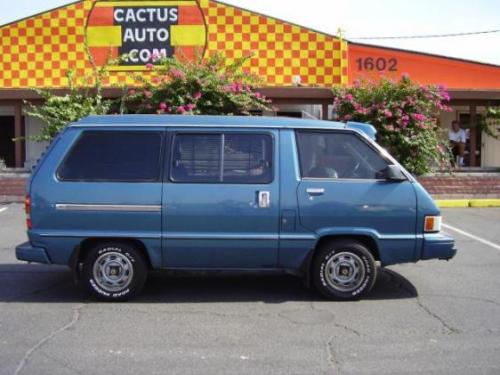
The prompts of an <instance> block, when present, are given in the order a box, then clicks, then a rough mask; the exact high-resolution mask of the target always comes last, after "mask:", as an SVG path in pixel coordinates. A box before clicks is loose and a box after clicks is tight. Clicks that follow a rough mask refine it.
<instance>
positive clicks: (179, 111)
mask: <svg viewBox="0 0 500 375" xmlns="http://www.w3.org/2000/svg"><path fill="white" fill-rule="evenodd" d="M177 112H178V113H180V114H183V113H184V112H186V108H184V106H183V105H180V106H178V107H177Z"/></svg>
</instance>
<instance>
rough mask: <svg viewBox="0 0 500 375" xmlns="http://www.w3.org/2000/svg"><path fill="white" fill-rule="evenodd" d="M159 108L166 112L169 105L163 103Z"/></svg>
mask: <svg viewBox="0 0 500 375" xmlns="http://www.w3.org/2000/svg"><path fill="white" fill-rule="evenodd" d="M158 108H160V109H163V110H165V109H167V104H166V103H164V102H161V103H160V105H159V106H158Z"/></svg>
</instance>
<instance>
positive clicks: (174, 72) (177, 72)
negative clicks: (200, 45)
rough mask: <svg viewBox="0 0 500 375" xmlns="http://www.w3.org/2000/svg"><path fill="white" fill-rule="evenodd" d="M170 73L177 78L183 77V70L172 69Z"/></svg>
mask: <svg viewBox="0 0 500 375" xmlns="http://www.w3.org/2000/svg"><path fill="white" fill-rule="evenodd" d="M170 75H171V76H172V77H174V78H177V79H184V77H185V74H184V72H183V71H181V70H179V69H172V70H171V71H170Z"/></svg>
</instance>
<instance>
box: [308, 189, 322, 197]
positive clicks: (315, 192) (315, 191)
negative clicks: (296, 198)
mask: <svg viewBox="0 0 500 375" xmlns="http://www.w3.org/2000/svg"><path fill="white" fill-rule="evenodd" d="M306 192H307V194H309V195H323V194H324V193H325V189H323V188H307V189H306Z"/></svg>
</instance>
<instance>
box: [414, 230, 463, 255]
mask: <svg viewBox="0 0 500 375" xmlns="http://www.w3.org/2000/svg"><path fill="white" fill-rule="evenodd" d="M456 253H457V249H456V248H455V240H454V239H453V238H451V237H448V236H444V235H442V234H441V233H432V234H425V235H424V244H423V249H422V257H421V259H422V260H425V259H444V260H449V259H451V258H453V257H454V256H455V254H456Z"/></svg>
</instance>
